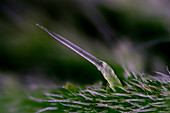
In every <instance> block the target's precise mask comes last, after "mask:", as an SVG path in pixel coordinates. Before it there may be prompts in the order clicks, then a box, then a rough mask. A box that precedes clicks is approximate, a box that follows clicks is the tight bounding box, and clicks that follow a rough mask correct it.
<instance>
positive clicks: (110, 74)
mask: <svg viewBox="0 0 170 113" xmlns="http://www.w3.org/2000/svg"><path fill="white" fill-rule="evenodd" d="M36 25H37V26H38V27H40V28H41V29H43V30H44V31H46V32H47V33H48V34H50V35H51V36H52V37H54V38H55V39H56V40H58V41H59V42H61V43H62V44H64V45H65V46H67V47H68V48H70V49H72V50H73V51H75V52H76V53H77V54H79V55H81V56H82V57H83V58H85V59H86V60H88V61H89V62H91V63H92V64H94V65H95V66H96V67H97V69H98V70H99V71H101V72H102V74H103V76H104V78H105V79H106V80H107V81H108V83H109V84H110V87H111V88H114V86H115V85H119V86H121V85H122V84H121V82H120V80H119V79H118V78H117V76H116V75H115V73H114V71H113V69H112V68H111V67H110V66H109V65H108V64H107V63H105V62H103V61H101V60H99V59H98V58H96V57H95V56H93V55H91V54H90V53H88V52H86V51H85V50H83V49H81V48H80V47H78V46H77V45H75V44H73V43H72V42H70V41H69V40H67V39H65V38H64V37H62V36H60V35H58V34H56V33H54V32H51V31H49V30H48V29H46V28H45V27H43V26H41V25H39V24H36Z"/></svg>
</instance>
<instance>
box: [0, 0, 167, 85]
mask: <svg viewBox="0 0 170 113" xmlns="http://www.w3.org/2000/svg"><path fill="white" fill-rule="evenodd" d="M169 5H170V3H169V1H168V0H164V1H161V0H142V1H141V0H136V1H133V0H94V1H93V0H84V1H83V0H1V2H0V77H1V78H2V79H1V80H0V81H1V83H3V80H4V79H6V76H8V77H9V78H11V77H12V79H13V78H17V80H19V82H21V83H22V84H24V85H25V84H26V85H27V84H28V86H29V85H31V86H32V84H35V86H36V87H37V86H39V85H40V84H41V85H49V84H54V85H57V84H58V85H63V84H64V83H65V82H67V81H69V82H73V83H77V84H81V85H83V84H93V83H94V82H97V81H100V80H102V81H105V80H104V78H103V76H102V75H101V73H100V72H98V70H97V69H96V67H95V66H93V65H92V64H90V63H89V62H88V61H86V60H85V59H83V58H82V57H80V56H78V55H77V54H76V53H74V52H73V51H71V50H70V49H68V48H67V47H65V46H64V45H62V44H60V43H59V42H57V41H56V40H55V39H53V38H52V37H51V36H49V35H48V34H47V33H45V32H44V31H42V30H41V29H40V28H38V27H37V26H36V24H37V23H38V24H40V25H42V26H44V27H46V28H48V29H49V30H51V31H54V32H56V33H58V34H60V35H61V36H63V37H65V38H67V39H69V40H70V41H72V42H74V43H75V44H77V45H78V46H80V47H81V48H83V49H85V50H86V51H88V52H89V53H91V54H93V55H94V56H96V57H97V58H99V59H101V60H103V61H106V62H107V63H108V64H109V65H111V67H113V69H114V70H115V72H116V74H117V75H118V76H119V77H120V78H121V79H122V78H123V77H124V76H125V75H126V74H127V73H125V71H126V69H127V70H129V71H134V72H137V73H147V74H152V73H153V72H154V71H160V72H164V73H167V71H166V66H169V64H170V62H169V58H170V56H169V49H170V38H169V29H170V28H169V26H170V23H169V22H170V21H169V20H170V12H169V11H170V8H169ZM9 84H10V82H9Z"/></svg>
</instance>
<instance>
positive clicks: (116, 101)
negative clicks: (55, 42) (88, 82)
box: [33, 75, 170, 113]
mask: <svg viewBox="0 0 170 113" xmlns="http://www.w3.org/2000/svg"><path fill="white" fill-rule="evenodd" d="M125 84H126V85H125V86H117V87H115V89H114V91H113V90H112V89H111V88H110V87H109V86H103V85H98V86H97V87H96V86H88V87H86V88H78V87H76V86H74V85H73V84H70V83H68V84H67V85H66V86H65V87H64V88H62V89H59V90H57V91H55V92H48V93H45V95H46V99H37V98H33V99H35V100H36V101H39V102H41V103H44V105H46V108H44V109H41V110H39V111H38V113H39V112H44V111H45V112H50V113H51V112H95V113H96V112H104V113H105V112H109V113H123V112H125V113H127V112H169V111H170V108H169V101H170V98H169V97H170V83H168V82H166V83H162V82H160V81H156V80H152V79H150V78H147V77H146V76H139V75H132V76H131V77H129V79H128V81H126V82H125Z"/></svg>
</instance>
